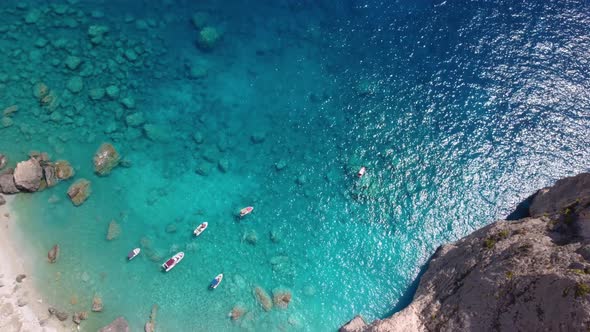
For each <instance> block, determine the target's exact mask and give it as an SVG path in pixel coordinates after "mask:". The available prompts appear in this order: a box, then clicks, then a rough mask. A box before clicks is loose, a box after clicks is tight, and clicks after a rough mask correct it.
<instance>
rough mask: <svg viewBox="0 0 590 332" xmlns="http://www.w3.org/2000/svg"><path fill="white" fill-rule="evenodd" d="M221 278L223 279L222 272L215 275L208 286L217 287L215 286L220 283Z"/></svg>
mask: <svg viewBox="0 0 590 332" xmlns="http://www.w3.org/2000/svg"><path fill="white" fill-rule="evenodd" d="M221 280H223V273H220V274H218V275H217V277H215V279H213V281H211V284H210V285H209V287H211V288H213V289H215V288H217V286H219V284H220V283H221Z"/></svg>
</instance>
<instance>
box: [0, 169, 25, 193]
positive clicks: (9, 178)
mask: <svg viewBox="0 0 590 332" xmlns="http://www.w3.org/2000/svg"><path fill="white" fill-rule="evenodd" d="M0 192H1V193H3V194H16V193H18V192H20V190H19V189H18V188H17V187H16V184H15V183H14V176H13V175H12V172H9V173H4V174H2V175H0Z"/></svg>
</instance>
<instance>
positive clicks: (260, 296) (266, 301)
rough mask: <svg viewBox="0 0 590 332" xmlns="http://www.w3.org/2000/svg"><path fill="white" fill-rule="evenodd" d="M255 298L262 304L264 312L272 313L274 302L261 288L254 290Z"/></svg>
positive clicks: (257, 287)
mask: <svg viewBox="0 0 590 332" xmlns="http://www.w3.org/2000/svg"><path fill="white" fill-rule="evenodd" d="M254 297H255V298H256V301H258V303H259V304H260V306H261V307H262V309H264V311H270V309H272V300H271V298H270V296H269V295H268V293H267V292H266V291H265V290H264V289H262V288H261V287H259V286H256V287H255V288H254Z"/></svg>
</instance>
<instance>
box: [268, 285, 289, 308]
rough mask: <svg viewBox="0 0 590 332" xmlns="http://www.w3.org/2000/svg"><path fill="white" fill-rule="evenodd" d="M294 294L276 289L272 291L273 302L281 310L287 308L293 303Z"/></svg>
mask: <svg viewBox="0 0 590 332" xmlns="http://www.w3.org/2000/svg"><path fill="white" fill-rule="evenodd" d="M292 296H293V295H292V294H291V292H290V291H288V290H285V289H274V290H273V291H272V302H273V303H274V305H275V306H277V307H279V308H283V309H285V308H287V307H288V306H289V302H291V298H292Z"/></svg>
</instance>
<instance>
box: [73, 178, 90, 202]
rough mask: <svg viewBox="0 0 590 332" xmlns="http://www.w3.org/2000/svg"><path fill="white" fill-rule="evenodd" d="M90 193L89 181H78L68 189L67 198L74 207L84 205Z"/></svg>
mask: <svg viewBox="0 0 590 332" xmlns="http://www.w3.org/2000/svg"><path fill="white" fill-rule="evenodd" d="M90 193H91V190H90V181H88V180H86V179H80V180H78V181H76V182H74V183H73V184H72V185H71V186H70V188H68V197H69V198H70V200H71V201H72V203H73V204H74V205H75V206H78V205H80V204H82V203H84V201H85V200H87V199H88V196H90Z"/></svg>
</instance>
